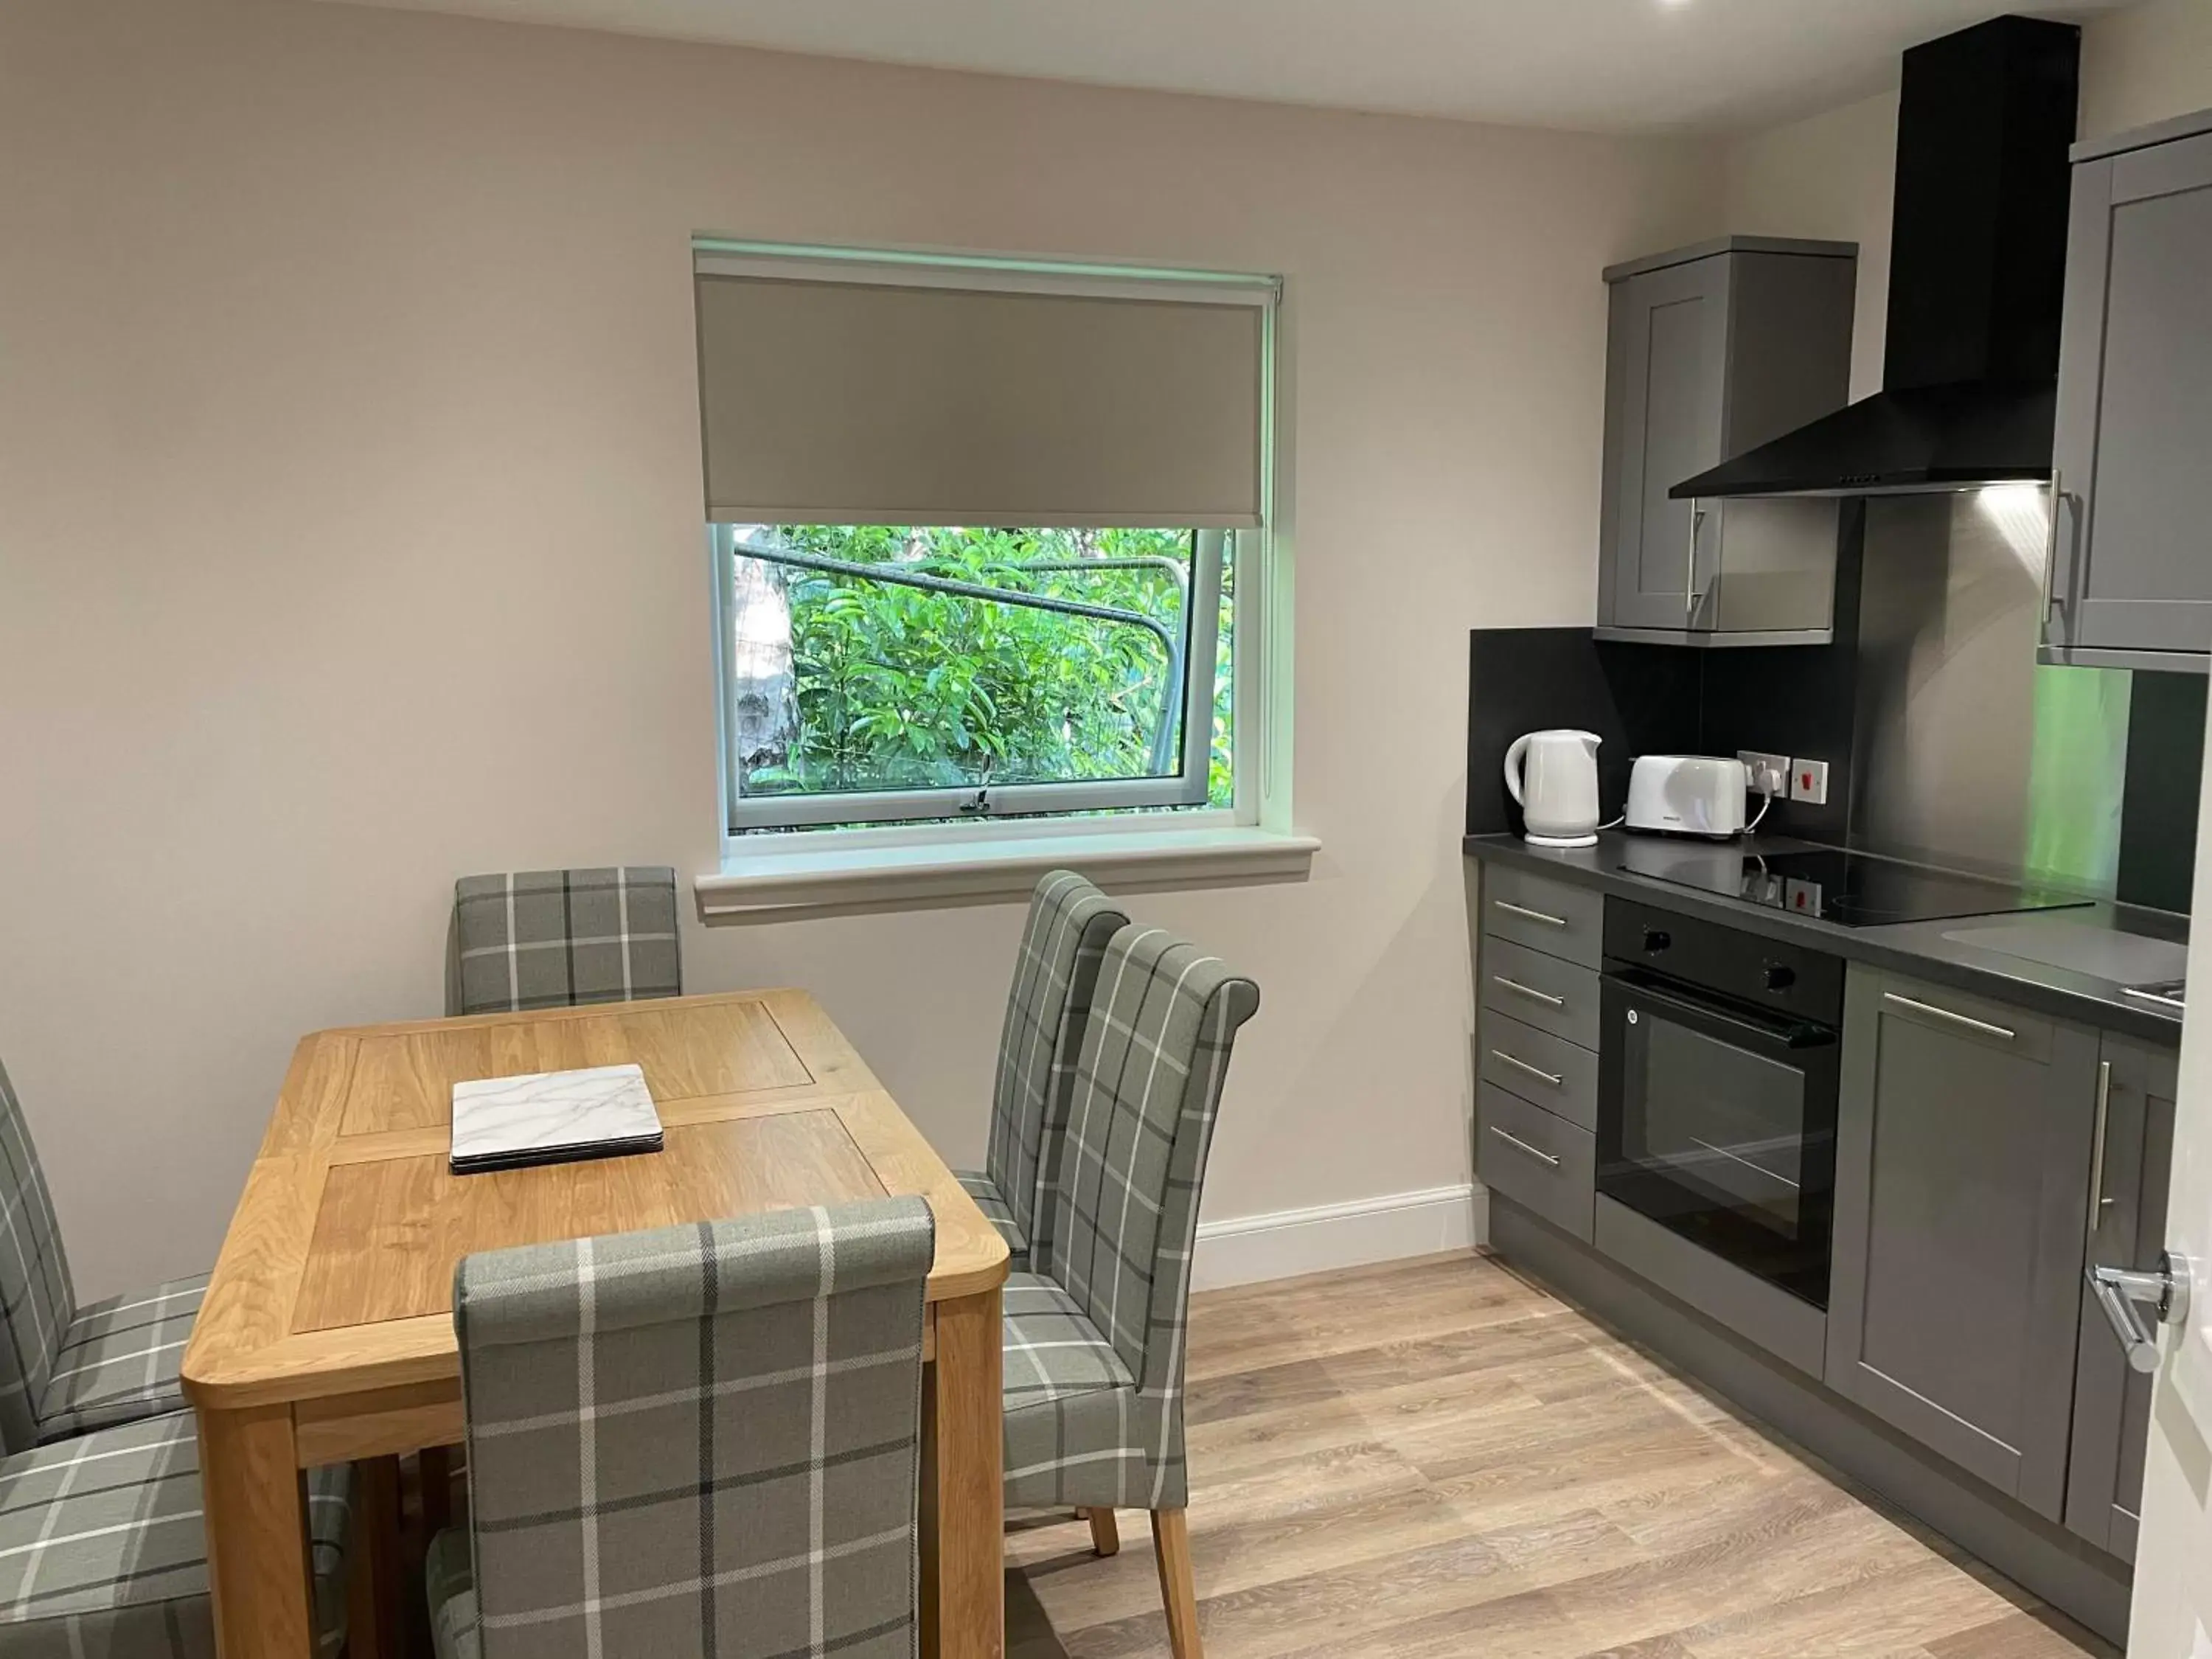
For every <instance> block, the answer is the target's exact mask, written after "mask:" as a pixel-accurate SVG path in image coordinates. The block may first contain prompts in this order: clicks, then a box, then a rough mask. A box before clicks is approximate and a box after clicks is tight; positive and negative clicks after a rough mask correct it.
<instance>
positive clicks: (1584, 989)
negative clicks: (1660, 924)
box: [1478, 935, 1599, 1048]
mask: <svg viewBox="0 0 2212 1659" xmlns="http://www.w3.org/2000/svg"><path fill="white" fill-rule="evenodd" d="M1478 971H1479V972H1480V975H1481V977H1482V1006H1483V1007H1484V1008H1486V1009H1491V1008H1494V1009H1496V1010H1497V1011H1498V1012H1499V1013H1501V1014H1504V1016H1505V1017H1506V1018H1508V1019H1517V1020H1519V1021H1521V1022H1522V1024H1527V1025H1533V1026H1534V1027H1535V1028H1536V1029H1537V1030H1540V1031H1549V1032H1550V1033H1551V1034H1552V1035H1553V1036H1557V1037H1565V1039H1566V1040H1567V1041H1568V1042H1571V1043H1575V1044H1577V1046H1579V1047H1581V1048H1596V1047H1597V1033H1598V1023H1599V1012H1598V999H1597V987H1598V976H1597V974H1596V972H1595V970H1594V969H1589V968H1583V967H1578V966H1577V965H1576V964H1575V963H1571V962H1562V961H1560V960H1559V957H1547V956H1546V955H1545V954H1544V953H1543V952H1542V951H1531V950H1530V949H1528V946H1526V945H1515V944H1513V943H1511V942H1510V940H1507V939H1498V938H1497V937H1495V936H1494V935H1493V936H1492V937H1491V938H1488V939H1484V940H1483V941H1482V962H1481V963H1480V968H1479V969H1478Z"/></svg>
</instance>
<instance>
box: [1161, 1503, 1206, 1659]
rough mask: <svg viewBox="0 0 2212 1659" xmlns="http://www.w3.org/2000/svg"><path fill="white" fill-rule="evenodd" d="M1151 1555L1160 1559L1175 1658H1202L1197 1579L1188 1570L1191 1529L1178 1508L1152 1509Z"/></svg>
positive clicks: (1171, 1650) (1172, 1651)
mask: <svg viewBox="0 0 2212 1659" xmlns="http://www.w3.org/2000/svg"><path fill="white" fill-rule="evenodd" d="M1152 1554H1153V1556H1154V1557H1155V1559H1158V1562H1159V1567H1160V1600H1161V1601H1162V1602H1163V1603H1164V1604H1165V1606H1166V1607H1167V1614H1168V1648H1169V1650H1170V1652H1171V1653H1173V1654H1174V1656H1175V1659H1203V1651H1204V1650H1202V1649H1201V1648H1200V1646H1199V1641H1198V1581H1197V1580H1196V1579H1195V1578H1194V1577H1192V1576H1191V1571H1190V1528H1189V1526H1188V1524H1187V1522H1185V1520H1184V1517H1183V1512H1182V1510H1153V1511H1152Z"/></svg>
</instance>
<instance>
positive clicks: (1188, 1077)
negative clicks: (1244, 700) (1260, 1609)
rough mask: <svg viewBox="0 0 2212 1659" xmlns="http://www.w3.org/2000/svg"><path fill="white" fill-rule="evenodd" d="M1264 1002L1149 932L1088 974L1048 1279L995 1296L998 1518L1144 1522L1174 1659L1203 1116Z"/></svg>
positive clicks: (1185, 1603) (1023, 1277)
mask: <svg viewBox="0 0 2212 1659" xmlns="http://www.w3.org/2000/svg"><path fill="white" fill-rule="evenodd" d="M1259 1006H1260V987H1258V986H1257V985H1255V984H1254V983H1253V982H1252V981H1250V980H1249V979H1243V978H1240V977H1238V976H1237V975H1235V974H1232V973H1231V972H1230V970H1229V969H1228V968H1227V967H1226V966H1225V965H1224V964H1223V963H1221V962H1220V961H1219V959H1218V958H1217V957H1209V956H1206V955H1205V954H1204V953H1203V952H1202V951H1199V950H1198V949H1197V947H1195V946H1194V945H1187V944H1185V943H1184V942H1183V941H1182V940H1181V939H1176V938H1175V937H1174V936H1173V935H1172V934H1170V933H1164V932H1162V931H1161V930H1160V929H1158V928H1156V927H1124V928H1122V929H1121V931H1120V932H1119V933H1115V935H1114V937H1113V938H1112V939H1110V940H1109V941H1108V943H1107V945H1106V952H1105V957H1104V958H1103V961H1102V962H1101V963H1100V965H1099V970H1098V983H1097V994H1096V996H1095V997H1094V999H1093V1000H1092V1004H1091V1018H1090V1021H1089V1024H1088V1025H1087V1026H1086V1028H1085V1032H1084V1037H1083V1048H1082V1052H1081V1055H1080V1058H1079V1060H1078V1061H1077V1063H1076V1067H1075V1080H1074V1098H1073V1103H1072V1106H1071V1109H1070V1111H1069V1115H1068V1121H1067V1142H1066V1149H1065V1151H1064V1152H1063V1154H1062V1158H1061V1163H1060V1190H1059V1193H1058V1194H1056V1196H1055V1198H1054V1242H1053V1251H1052V1262H1051V1271H1050V1272H1049V1273H1034V1272H1032V1273H1015V1274H1013V1275H1012V1277H1011V1278H1010V1279H1008V1280H1007V1281H1006V1339H1005V1340H1006V1505H1007V1507H1008V1508H1009V1509H1054V1508H1062V1507H1067V1506H1073V1507H1074V1508H1076V1509H1079V1510H1088V1511H1089V1512H1090V1518H1091V1535H1092V1538H1093V1540H1094V1541H1096V1542H1097V1546H1098V1548H1099V1551H1100V1553H1103V1554H1111V1553H1113V1551H1114V1549H1115V1547H1116V1545H1115V1529H1114V1523H1113V1511H1114V1510H1116V1509H1142V1510H1151V1511H1152V1547H1153V1551H1154V1553H1155V1554H1156V1556H1157V1557H1158V1565H1159V1574H1160V1592H1161V1596H1162V1599H1163V1601H1164V1602H1165V1604H1166V1609H1167V1622H1168V1638H1169V1643H1170V1647H1171V1648H1172V1650H1173V1651H1174V1655H1175V1659H1199V1651H1200V1646H1199V1635H1198V1602H1197V1589H1196V1586H1195V1583H1194V1580H1193V1578H1192V1574H1191V1561H1190V1541H1189V1534H1188V1528H1187V1527H1186V1525H1185V1522H1184V1514H1183V1510H1184V1505H1185V1504H1186V1502H1187V1500H1188V1486H1189V1483H1188V1477H1187V1473H1186V1470H1185V1468H1184V1462H1183V1431H1182V1394H1183V1348H1184V1342H1183V1338H1184V1333H1185V1330H1186V1328H1187V1325H1188V1318H1189V1311H1190V1266H1191V1250H1192V1247H1193V1245H1194V1243H1195V1242H1196V1238H1197V1233H1198V1200H1199V1190H1200V1187H1201V1185H1202V1184H1203V1182H1204V1181H1205V1178H1206V1152H1207V1150H1208V1148H1209V1146H1211V1145H1212V1139H1213V1121H1214V1114H1215V1112H1216V1110H1217V1109H1218V1105H1219V1103H1220V1099H1221V1085H1222V1081H1223V1079H1224V1078H1225V1076H1226V1075H1227V1073H1228V1070H1229V1054H1230V1048H1231V1044H1232V1043H1233V1042H1235V1040H1236V1036H1237V1028H1238V1027H1239V1026H1241V1025H1243V1024H1244V1022H1245V1021H1246V1020H1248V1019H1249V1018H1251V1017H1252V1016H1253V1014H1254V1013H1255V1012H1258V1010H1259Z"/></svg>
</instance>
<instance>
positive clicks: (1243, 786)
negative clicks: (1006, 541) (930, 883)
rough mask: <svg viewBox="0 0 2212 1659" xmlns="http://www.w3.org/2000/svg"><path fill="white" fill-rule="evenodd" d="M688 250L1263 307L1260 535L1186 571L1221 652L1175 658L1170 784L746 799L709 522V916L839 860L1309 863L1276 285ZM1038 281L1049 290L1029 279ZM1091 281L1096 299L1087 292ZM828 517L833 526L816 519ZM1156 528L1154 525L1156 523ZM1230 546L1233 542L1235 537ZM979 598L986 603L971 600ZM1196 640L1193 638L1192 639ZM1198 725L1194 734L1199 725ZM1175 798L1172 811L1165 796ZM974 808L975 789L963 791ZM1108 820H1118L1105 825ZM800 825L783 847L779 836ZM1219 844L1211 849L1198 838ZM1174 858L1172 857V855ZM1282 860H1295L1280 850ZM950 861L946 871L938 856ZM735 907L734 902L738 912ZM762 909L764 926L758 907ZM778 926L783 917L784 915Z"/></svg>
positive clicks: (832, 252)
mask: <svg viewBox="0 0 2212 1659" xmlns="http://www.w3.org/2000/svg"><path fill="white" fill-rule="evenodd" d="M694 246H695V250H696V252H699V253H700V254H702V255H706V254H712V255H714V256H715V260H714V264H715V265H716V267H718V268H724V269H741V268H742V269H772V268H775V267H776V266H779V265H783V264H787V262H796V261H810V262H820V261H823V260H835V261H845V262H849V263H852V264H866V265H872V266H876V267H879V268H880V269H879V270H877V271H876V272H875V273H873V274H875V275H877V276H880V277H885V278H887V279H889V280H897V281H907V282H915V283H931V284H941V283H954V282H957V283H962V284H963V285H969V286H977V287H984V286H1002V287H1008V288H1016V287H1038V288H1050V289H1053V290H1054V291H1059V292H1066V291H1069V289H1070V287H1071V285H1073V286H1076V287H1079V288H1091V289H1092V290H1093V291H1096V292H1102V293H1115V294H1127V293H1131V292H1140V291H1145V290H1151V291H1152V292H1162V291H1168V292H1177V293H1181V294H1183V295H1195V294H1197V293H1200V292H1202V291H1203V290H1204V289H1206V288H1207V287H1209V286H1211V287H1214V288H1217V289H1218V288H1223V287H1231V286H1233V287H1236V288H1241V289H1251V288H1254V287H1258V288H1261V289H1263V290H1265V291H1266V292H1267V294H1268V295H1269V296H1270V297H1269V298H1268V299H1267V302H1266V303H1264V304H1263V305H1262V306H1261V398H1260V403H1261V410H1260V418H1261V492H1260V493H1261V520H1262V522H1261V526H1260V527H1259V528H1256V529H1241V530H1236V531H1228V532H1200V544H1199V545H1200V550H1201V556H1200V557H1199V558H1198V559H1197V560H1196V561H1195V562H1194V569H1193V572H1192V599H1191V603H1190V607H1189V612H1188V615H1189V617H1190V618H1191V619H1192V621H1193V622H1195V619H1197V618H1198V617H1207V618H1209V619H1211V620H1212V623H1213V626H1212V629H1209V630H1207V631H1206V633H1205V634H1204V635H1203V637H1204V638H1205V639H1206V640H1207V641H1212V644H1213V646H1214V649H1212V650H1208V649H1206V648H1204V647H1199V648H1194V649H1188V651H1187V655H1188V661H1187V662H1186V664H1185V672H1186V676H1187V678H1186V683H1185V690H1184V718H1183V727H1184V731H1183V736H1184V745H1183V747H1184V752H1183V757H1182V758H1183V767H1182V772H1181V773H1180V774H1179V775H1177V776H1176V777H1174V778H1169V779H1161V778H1145V779H1132V780H1111V781H1073V782H1067V783H1038V784H1020V785H1006V786H1001V787H993V788H991V789H990V791H989V792H988V800H989V803H990V807H991V810H990V811H988V812H975V811H970V812H962V811H959V810H958V805H957V803H958V802H959V801H960V799H962V798H963V792H962V791H959V790H941V789H930V790H911V791H890V792H880V793H865V794H863V793H848V794H834V795H832V794H817V795H799V796H792V795H780V796H762V797H753V798H750V799H744V798H741V795H740V792H739V788H738V783H739V780H740V777H741V775H742V774H741V769H740V767H739V764H738V757H737V755H736V753H735V739H736V733H735V730H734V721H733V720H732V708H731V705H730V687H729V681H728V674H727V663H726V654H727V645H728V641H729V631H728V630H729V626H730V621H731V618H730V615H729V604H730V596H731V593H732V580H731V578H732V569H731V559H732V542H733V540H734V537H733V536H732V533H731V532H730V529H729V527H728V526H721V525H712V524H710V525H708V526H707V544H708V549H707V550H708V569H709V573H710V577H711V582H712V587H713V592H714V604H713V621H714V696H715V720H716V732H717V748H718V750H719V756H718V767H717V770H718V772H719V774H720V795H719V799H720V811H721V814H722V819H723V823H722V829H723V836H722V842H723V859H722V866H723V868H722V873H721V876H720V878H702V880H701V883H700V890H701V893H700V896H701V904H702V914H707V913H708V910H709V908H710V903H711V902H713V901H714V900H715V899H716V898H717V897H718V894H717V893H716V892H715V891H714V890H718V889H720V890H727V889H731V888H733V887H736V886H738V885H750V884H751V883H752V882H753V881H754V880H755V879H759V878H761V877H759V876H757V875H756V876H749V875H748V874H747V873H746V872H747V871H748V870H749V869H750V870H751V871H753V872H766V871H768V870H769V868H770V867H771V866H773V867H774V868H775V879H776V880H777V881H784V880H787V879H791V878H792V876H791V874H790V872H785V871H783V870H782V868H781V866H786V865H790V866H794V867H795V868H796V870H797V872H799V874H800V875H803V876H805V877H808V878H812V877H813V876H814V873H815V872H817V871H819V872H822V878H823V879H826V880H831V881H834V880H835V879H836V866H838V864H839V863H840V861H842V860H848V859H849V860H854V861H855V867H856V868H857V867H859V866H862V865H866V866H872V867H873V868H877V869H880V868H881V867H883V866H885V865H886V864H896V865H898V866H901V867H902V869H915V868H925V867H926V866H927V864H928V862H929V860H932V859H933V857H935V856H937V854H935V853H933V850H932V849H941V850H942V851H943V854H944V856H945V858H946V859H947V860H948V861H951V860H958V861H961V862H962V863H963V865H965V866H969V867H972V865H973V861H974V860H976V859H978V858H981V859H982V860H991V859H992V858H993V857H994V854H993V852H992V850H991V849H992V848H994V846H996V847H998V848H1001V849H1003V852H1004V854H1005V857H1006V862H1007V864H1008V865H1009V866H1014V865H1017V864H1019V863H1020V862H1022V861H1023V860H1026V859H1030V858H1032V857H1034V856H1035V849H1036V848H1039V847H1049V846H1050V845H1053V844H1054V843H1057V844H1059V845H1060V846H1062V847H1064V848H1067V849H1068V850H1069V851H1070V852H1071V853H1073V852H1074V851H1075V850H1076V849H1077V848H1078V847H1079V846H1080V845H1082V844H1085V843H1096V844H1097V845H1098V846H1100V847H1101V848H1106V847H1109V846H1110V847H1111V848H1112V849H1113V850H1114V851H1115V853H1116V854H1125V853H1126V856H1127V857H1128V858H1129V859H1131V860H1137V859H1139V857H1140V856H1141V857H1143V858H1146V859H1151V858H1152V857H1153V856H1154V855H1150V854H1141V855H1140V854H1139V853H1138V852H1136V851H1134V850H1129V849H1134V848H1138V847H1139V846H1140V845H1141V844H1142V843H1144V842H1153V843H1155V844H1157V845H1158V846H1159V847H1160V848H1162V849H1163V852H1164V853H1169V856H1170V858H1180V857H1189V858H1192V859H1194V860H1200V861H1203V860H1205V859H1206V858H1208V857H1220V858H1224V859H1237V858H1247V859H1249V858H1250V857H1251V856H1253V848H1254V847H1255V846H1256V845H1258V844H1259V843H1260V842H1280V843H1282V848H1281V849H1277V848H1272V847H1271V848H1269V849H1268V852H1267V857H1270V858H1273V857H1279V856H1286V855H1287V856H1294V857H1295V858H1297V860H1301V864H1300V867H1301V868H1302V867H1303V865H1302V860H1304V858H1307V857H1310V854H1311V852H1312V850H1313V849H1314V848H1316V847H1317V846H1318V843H1317V842H1313V841H1311V839H1310V837H1304V836H1295V835H1293V834H1292V833H1291V825H1290V760H1291V735H1290V702H1291V700H1290V696H1289V689H1288V688H1289V679H1290V651H1291V629H1290V625H1289V623H1290V586H1291V582H1290V570H1289V560H1288V551H1287V547H1286V544H1285V538H1284V537H1283V536H1282V535H1281V534H1280V533H1279V530H1278V527H1277V524H1276V513H1275V500H1276V485H1277V480H1276V476H1275V465H1276V455H1275V428H1276V399H1277V395H1278V381H1277V372H1278V371H1277V363H1276V353H1277V343H1278V330H1279V314H1278V313H1279V305H1280V296H1281V283H1280V281H1279V279H1278V278H1274V277H1269V276H1251V275H1246V274H1239V273H1232V272H1222V271H1200V270H1162V269H1158V268H1156V267H1133V266H1129V267H1124V266H1115V265H1104V264H1073V263H1068V262H1063V261H1045V260H1023V259H1012V258H999V257H995V256H988V255H939V254H933V253H897V252H891V253H886V252H863V251H860V250H853V249H837V248H821V247H806V246H790V245H782V244H764V243H747V242H737V241H731V240H723V239H706V238H702V239H697V240H695V243H694ZM1039 279H1042V280H1039ZM1093 285H1095V287H1094V286H1093ZM825 521H826V520H825ZM851 521H852V522H855V523H866V522H872V521H873V515H856V516H854V518H853V519H852V520H851ZM1164 527H1165V526H1164ZM1209 537H1210V538H1212V548H1213V549H1214V550H1220V549H1223V548H1225V547H1227V546H1231V545H1233V550H1234V558H1235V562H1236V571H1237V607H1236V611H1235V613H1234V617H1233V619H1232V623H1231V626H1232V629H1233V633H1232V635H1231V664H1232V676H1233V679H1232V688H1231V708H1232V711H1233V713H1232V720H1233V721H1234V736H1233V738H1232V740H1231V762H1230V764H1231V778H1232V800H1231V805H1228V806H1226V807H1218V806H1209V805H1206V801H1207V798H1208V791H1207V777H1208V773H1209V767H1210V763H1211V757H1212V736H1211V718H1212V717H1211V709H1212V695H1213V690H1214V685H1215V673H1216V657H1217V655H1218V617H1219V615H1220V572H1221V560H1220V559H1219V558H1218V556H1216V557H1207V556H1203V554H1204V552H1205V551H1206V550H1207V548H1208V538H1209ZM1231 538H1233V542H1232V540H1231ZM983 602H984V601H981V600H979V601H978V603H983ZM1196 631H1197V630H1196V629H1190V630H1188V632H1189V633H1193V634H1194V633H1195V632H1196ZM1194 722H1195V723H1194ZM1169 792H1172V799H1163V798H1162V797H1163V795H1164V794H1165V793H1169ZM966 798H967V799H969V800H972V799H974V798H973V796H972V795H969V796H967V797H966ZM1157 806H1170V807H1172V808H1173V809H1174V810H1171V811H1125V810H1116V809H1127V808H1133V807H1157ZM1102 813H1109V814H1111V816H1103V817H1102V816H1098V815H1099V814H1102ZM790 829H809V830H811V831H812V832H813V833H810V834H805V835H801V836H791V835H787V834H778V833H775V832H777V831H783V830H790ZM1209 838H1211V839H1212V842H1214V844H1215V845H1214V848H1213V849H1212V852H1211V853H1209V852H1207V851H1206V850H1205V849H1204V847H1203V843H1205V842H1207V841H1208V840H1209ZM1170 847H1171V848H1172V849H1173V850H1172V852H1170V851H1169V849H1170ZM1282 849H1288V850H1287V854H1285V852H1284V851H1283V850H1282ZM948 867H949V862H948ZM736 908H738V910H743V909H744V908H745V907H744V905H742V904H739V905H738V906H737V907H736ZM761 914H762V915H767V914H770V913H769V912H768V911H766V910H763V912H761ZM784 914H792V912H790V911H786V912H784Z"/></svg>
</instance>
